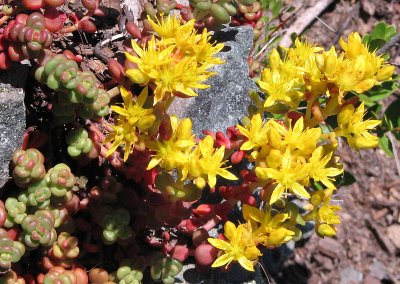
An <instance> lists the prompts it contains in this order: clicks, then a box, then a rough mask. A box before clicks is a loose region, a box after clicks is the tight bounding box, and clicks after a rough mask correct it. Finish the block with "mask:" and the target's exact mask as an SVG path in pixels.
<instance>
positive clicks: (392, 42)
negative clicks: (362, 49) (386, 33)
mask: <svg viewBox="0 0 400 284" xmlns="http://www.w3.org/2000/svg"><path fill="white" fill-rule="evenodd" d="M399 42H400V33H397V34H396V35H395V36H394V37H392V38H391V39H390V40H389V41H388V42H387V43H386V44H385V45H384V46H382V47H381V49H379V50H378V52H377V54H378V55H381V54H384V53H386V52H388V51H389V49H391V48H392V47H393V46H395V45H396V44H398V43H399Z"/></svg>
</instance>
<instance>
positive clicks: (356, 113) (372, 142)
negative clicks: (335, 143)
mask: <svg viewBox="0 0 400 284" xmlns="http://www.w3.org/2000/svg"><path fill="white" fill-rule="evenodd" d="M363 117H364V102H362V103H361V104H360V106H359V107H358V108H357V109H355V108H354V106H353V105H351V104H350V105H347V106H345V107H344V108H343V109H342V110H341V111H340V113H339V114H338V116H337V122H338V127H337V128H336V129H335V130H334V131H335V134H336V135H337V136H343V137H346V139H347V142H348V143H349V145H350V147H351V148H353V149H354V150H359V149H370V148H374V147H376V146H377V145H378V137H376V136H374V135H372V134H371V133H369V132H368V130H372V129H374V128H375V127H376V126H378V125H379V124H380V123H381V121H380V120H370V119H369V120H365V121H363Z"/></svg>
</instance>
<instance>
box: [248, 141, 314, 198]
mask: <svg viewBox="0 0 400 284" xmlns="http://www.w3.org/2000/svg"><path fill="white" fill-rule="evenodd" d="M293 164H295V165H294V167H293ZM255 171H256V175H257V177H258V178H260V179H262V180H267V179H273V180H274V183H276V184H277V186H276V188H275V189H274V191H273V193H272V195H271V200H270V204H273V203H275V202H276V201H277V200H278V199H279V198H280V197H281V196H282V194H283V193H284V192H285V191H286V190H290V191H291V192H292V193H294V194H296V195H297V196H300V197H304V198H310V194H309V193H308V192H307V190H305V188H304V186H303V185H302V184H301V183H302V182H303V181H304V180H305V179H307V178H308V172H309V165H304V164H297V163H293V162H292V156H291V154H290V149H289V148H287V149H286V151H285V154H284V155H283V157H282V164H281V167H280V168H279V169H273V168H264V167H256V170H255Z"/></svg>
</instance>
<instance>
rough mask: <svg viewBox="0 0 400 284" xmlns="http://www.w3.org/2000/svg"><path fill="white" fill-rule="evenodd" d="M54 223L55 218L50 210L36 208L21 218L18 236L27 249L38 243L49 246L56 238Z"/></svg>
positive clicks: (33, 247)
mask: <svg viewBox="0 0 400 284" xmlns="http://www.w3.org/2000/svg"><path fill="white" fill-rule="evenodd" d="M54 225H55V218H54V215H53V213H52V212H51V211H50V210H38V211H36V212H35V214H34V215H27V216H26V217H25V218H24V219H23V221H22V223H21V227H22V230H23V231H22V234H21V236H20V238H21V240H22V241H23V242H24V244H25V245H26V246H27V249H35V248H37V247H38V246H39V245H43V246H51V245H52V244H53V243H54V242H55V241H56V240H57V232H56V230H55V229H54Z"/></svg>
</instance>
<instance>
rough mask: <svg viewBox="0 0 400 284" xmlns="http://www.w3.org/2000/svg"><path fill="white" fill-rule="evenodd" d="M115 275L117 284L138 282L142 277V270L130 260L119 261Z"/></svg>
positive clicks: (138, 283)
mask: <svg viewBox="0 0 400 284" xmlns="http://www.w3.org/2000/svg"><path fill="white" fill-rule="evenodd" d="M116 276H117V279H118V284H140V283H142V279H143V273H142V271H141V270H139V269H138V268H137V267H136V265H135V264H134V263H133V262H132V261H131V260H124V261H122V262H121V264H120V266H119V268H118V270H117V273H116Z"/></svg>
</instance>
